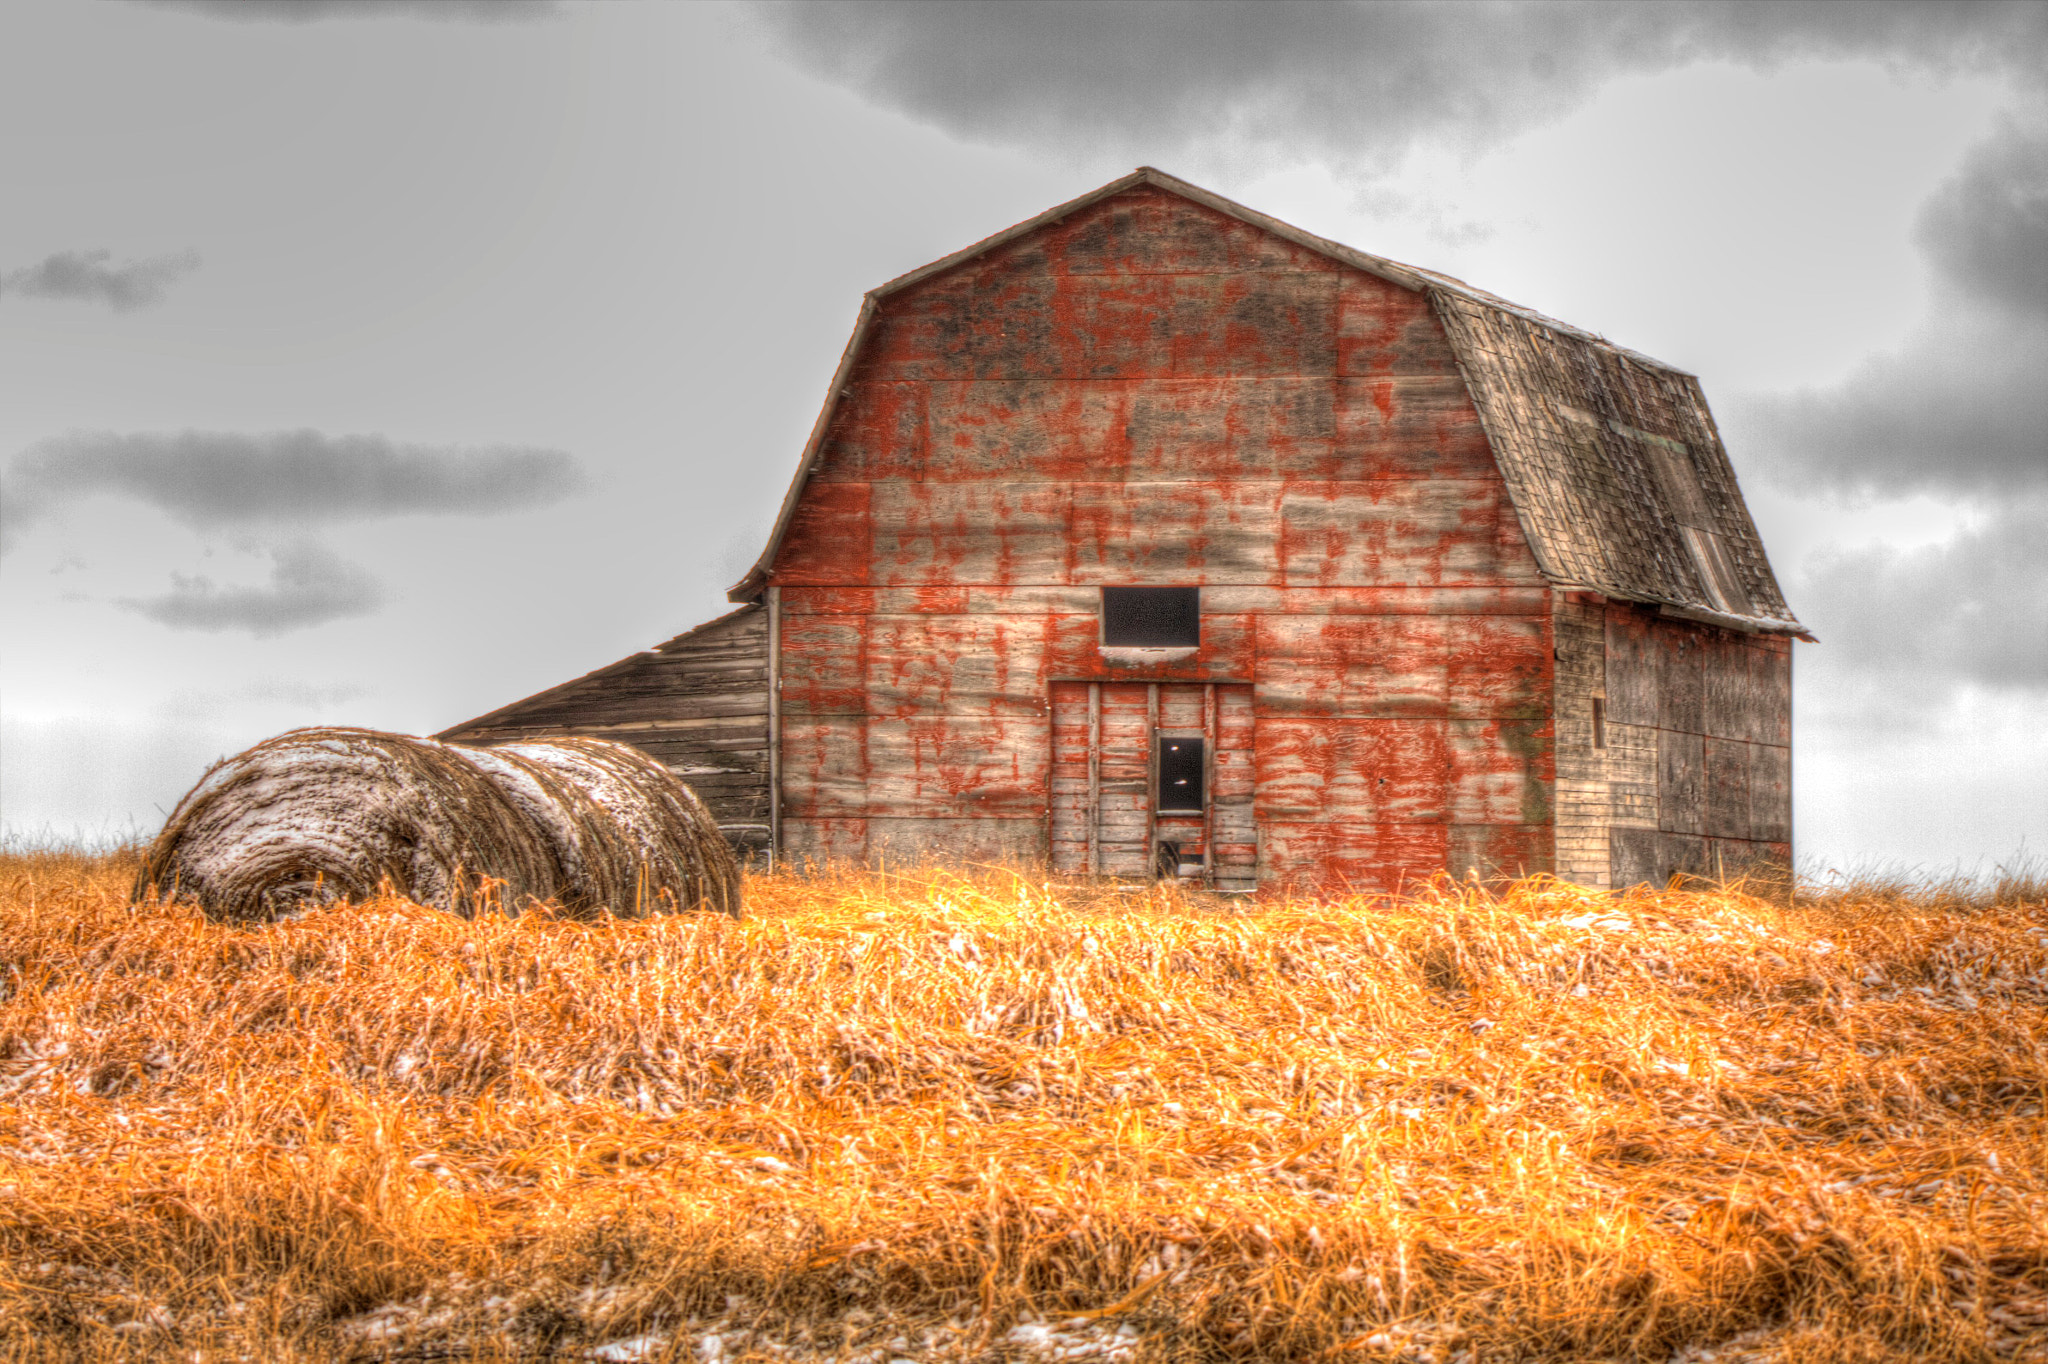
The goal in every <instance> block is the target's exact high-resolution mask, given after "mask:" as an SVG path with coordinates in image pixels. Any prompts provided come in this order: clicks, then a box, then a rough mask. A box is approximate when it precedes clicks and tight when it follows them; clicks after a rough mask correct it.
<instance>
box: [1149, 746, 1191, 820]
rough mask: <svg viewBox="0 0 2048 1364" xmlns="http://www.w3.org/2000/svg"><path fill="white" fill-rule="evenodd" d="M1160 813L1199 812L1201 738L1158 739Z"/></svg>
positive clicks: (1184, 813)
mask: <svg viewBox="0 0 2048 1364" xmlns="http://www.w3.org/2000/svg"><path fill="white" fill-rule="evenodd" d="M1158 809H1159V813H1160V814H1162V815H1168V814H1172V815H1186V814H1193V815H1199V814H1200V813H1202V741H1201V740H1200V739H1170V738H1167V737H1165V736H1163V735H1162V736H1161V737H1160V740H1159V806H1158Z"/></svg>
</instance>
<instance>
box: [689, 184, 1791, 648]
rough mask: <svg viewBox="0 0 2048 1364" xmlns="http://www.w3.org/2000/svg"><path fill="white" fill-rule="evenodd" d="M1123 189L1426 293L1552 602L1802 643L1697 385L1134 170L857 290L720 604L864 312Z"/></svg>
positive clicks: (795, 495)
mask: <svg viewBox="0 0 2048 1364" xmlns="http://www.w3.org/2000/svg"><path fill="white" fill-rule="evenodd" d="M1140 185H1151V186H1154V187H1156V188H1158V189H1162V190H1165V191H1167V192H1169V193H1173V194H1178V195H1181V196H1183V197H1184V198H1187V199H1189V200H1192V201H1193V202H1195V203H1198V204H1201V205H1203V206H1204V207H1207V208H1209V209H1212V210H1215V211H1217V212H1220V213H1224V214H1227V215H1229V216H1230V217H1233V218H1236V219H1238V220H1240V221H1242V222H1246V223H1249V224H1251V225H1253V226H1255V227H1258V228H1261V229H1263V230H1264V231H1267V232H1270V233H1272V234H1274V235H1275V236H1278V237H1281V238H1283V239H1285V240H1287V241H1289V242H1292V243H1294V244H1295V245H1297V246H1302V247H1306V248H1308V249H1310V250H1313V251H1316V252H1319V253H1321V254H1323V255H1325V256H1328V257H1330V258H1331V259H1333V260H1336V261H1339V262H1341V263H1342V264H1345V265H1349V266H1351V267H1353V268H1355V269H1358V270H1363V271H1365V272H1366V273H1368V274H1371V275H1375V276H1377V277H1379V278H1381V279H1384V280H1387V281H1388V282H1390V283H1393V284H1396V285H1399V286H1400V287H1402V288H1405V289H1411V290H1414V291H1416V292H1419V293H1423V294H1426V295H1427V296H1428V298H1429V300H1430V303H1431V306H1432V307H1433V309H1434V310H1435V312H1436V315H1437V317H1438V319H1439V320H1440V321H1441V322H1442V323H1443V326H1444V330H1445V332H1446V333H1447V334H1448V336H1449V338H1450V342H1451V346H1452V348H1453V350H1454V351H1455V353H1456V355H1457V358H1458V364H1459V368H1460V369H1461V370H1462V371H1463V373H1464V377H1465V382H1466V385H1467V387H1468V388H1469V389H1470V390H1471V395H1472V401H1473V405H1474V406H1475V407H1476V409H1477V410H1478V413H1479V419H1480V422H1481V424H1482V425H1483V426H1484V428H1485V430H1486V435H1487V439H1488V441H1489V442H1490V443H1491V445H1492V447H1493V452H1494V457H1495V459H1496V461H1497V462H1498V463H1499V465H1500V470H1501V475H1502V477H1503V478H1504V479H1505V481H1506V483H1507V487H1508V492H1509V496H1510V497H1511V498H1512V500H1513V502H1514V506H1515V510H1516V513H1517V515H1518V516H1519V518H1520V521H1521V525H1522V531H1523V533H1524V535H1526V536H1527V538H1528V541H1529V544H1530V547H1531V548H1532V550H1533V551H1534V553H1535V555H1536V561H1537V565H1538V567H1539V568H1541V570H1542V571H1543V573H1544V575H1545V576H1546V577H1547V578H1548V579H1549V580H1550V581H1551V582H1552V583H1553V584H1554V585H1556V586H1559V587H1568V588H1582V589H1587V590H1591V591H1596V592H1600V593H1603V594H1605V595H1608V596H1611V597H1617V598H1621V599H1623V600H1628V601H1638V602H1643V603H1648V604H1652V605H1656V606H1659V607H1661V608H1663V609H1664V610H1666V611H1667V612H1669V613H1671V614H1674V615H1680V616H1686V617H1689V618H1693V619H1698V620H1703V621H1707V622H1709V623H1712V624H1717V625H1722V626H1727V627H1730V628H1733V629H1738V630H1744V631H1751V632H1767V633H1774V634H1792V635H1799V636H1801V637H1804V638H1810V637H1811V636H1808V635H1807V633H1806V630H1805V627H1804V626H1802V625H1801V624H1800V623H1799V622H1798V620H1797V619H1795V618H1794V617H1793V615H1792V612H1791V610H1790V609H1789V608H1788V607H1787V606H1786V604H1785V599H1784V596H1783V594H1782V593H1781V592H1780V591H1779V590H1778V583H1777V579H1776V578H1775V577H1774V576H1773V575H1772V573H1771V566H1770V562H1769V560H1768V559H1767V558H1766V557H1765V554H1764V547H1763V542H1762V540H1761V539H1760V538H1759V537H1758V535H1757V531H1756V525H1755V523H1754V522H1752V521H1751V520H1750V516H1749V510H1748V508H1747V507H1746V506H1744V505H1743V501H1742V493H1741V490H1740V489H1739V488H1738V487H1737V486H1736V481H1735V471H1734V469H1733V468H1732V467H1731V466H1730V465H1729V462H1728V453H1727V451H1726V450H1725V449H1724V448H1723V447H1722V444H1721V437H1720V434H1719V432H1718V431H1717V430H1716V429H1715V427H1714V419H1713V416H1712V415H1711V413H1709V411H1708V410H1707V400H1706V395H1705V394H1704V393H1702V392H1701V390H1700V385H1699V380H1698V379H1696V378H1694V377H1693V376H1692V375H1690V374H1687V373H1685V372H1684V371H1683V370H1680V369H1677V368H1675V367H1673V366H1671V365H1667V364H1664V363H1663V362H1662V361H1658V360H1653V359H1651V358H1650V357H1649V356H1646V355H1641V354H1638V353H1637V352H1635V351H1631V350H1627V349H1625V348H1623V347H1621V346H1617V345H1615V344H1613V343H1612V342H1610V341H1608V340H1607V339H1605V338H1604V337H1601V336H1598V335H1596V334H1594V333H1592V332H1588V331H1584V330H1582V329H1580V328H1577V327H1573V326H1570V325H1568V324H1566V323H1563V322H1559V321H1557V320H1556V319H1554V318H1549V317H1545V316H1544V315H1543V314H1541V313H1538V312H1536V311H1534V310H1533V309H1529V308H1524V307H1521V306H1519V305H1517V304H1513V303H1510V302H1508V301H1507V300H1506V299H1502V298H1499V297H1496V296H1495V295H1493V294H1489V293H1487V292H1485V291H1484V290H1481V289H1475V288H1473V287H1472V286H1471V285H1469V284H1466V283H1465V282H1464V281H1463V280H1459V279H1454V278H1452V277H1451V276H1449V275H1443V274H1439V273H1437V272H1436V271H1433V270H1424V269H1419V268H1417V267H1415V266H1410V265H1402V264H1399V263H1398V262H1395V261H1390V260H1387V259H1385V258H1383V257H1380V256H1374V255H1369V254H1367V253H1366V252H1363V251H1359V250H1356V249H1354V248H1352V247H1349V246H1345V245H1343V244H1341V243H1339V242H1333V241H1330V240H1328V239H1326V238H1323V237H1318V236H1316V235H1315V234H1313V233H1310V232H1305V231H1303V230H1302V229H1300V228H1298V227H1294V226H1292V225H1291V224H1288V223H1283V222H1281V221H1280V220H1279V219H1277V218H1272V217H1269V216H1267V215H1266V214H1263V213H1260V212H1258V211H1257V210H1255V209H1250V208H1246V207H1244V206H1243V205H1242V204H1237V203H1233V202H1231V201H1230V200H1228V199H1225V198H1223V197H1222V196H1220V195H1217V194H1212V193H1210V192H1209V191H1208V190H1205V189H1201V188H1199V187H1197V186H1195V185H1191V184H1189V183H1187V182H1186V181H1184V180H1180V179H1177V178H1175V177H1174V176H1171V175H1168V174H1166V173H1165V172H1164V171H1159V170H1154V169H1152V168H1151V167H1149V166H1145V167H1140V168H1139V169H1138V170H1136V171H1133V172H1132V173H1131V174H1129V175H1126V176H1124V177H1123V178H1121V179H1119V180H1114V181H1111V182H1110V183H1109V184H1107V185H1104V186H1102V187H1101V188H1100V189H1097V190H1094V191H1092V192H1090V193H1088V194H1084V195H1082V196H1081V197H1080V198H1078V199H1073V200H1069V201H1068V202H1067V203H1064V204H1061V205H1059V206H1058V207H1056V208H1053V209H1049V210H1047V211H1046V212H1044V213H1041V214H1039V215H1038V216H1037V217H1035V218H1032V219H1030V220H1029V221H1027V222H1023V223H1019V224H1017V225H1016V226H1015V227H1012V228H1009V229H1007V230H1005V231H1003V232H999V233H997V234H996V235H994V236H992V237H989V238H987V239H986V240H984V241H980V242H977V243H975V244H974V245H973V246H970V247H968V248H966V249H965V250H963V251H958V252H955V253H954V254H952V255H950V256H947V257H945V258H943V259H941V260H936V261H933V262H932V263H931V264H929V265H926V266H923V267H920V268H919V269H916V270H913V271H911V272H910V273H909V274H906V275H901V276H899V277H897V278H896V279H893V280H890V281H889V282H888V283H887V284H884V285H881V286H880V287H878V288H876V289H873V290H870V291H869V293H868V294H867V296H866V298H865V299H863V300H862V303H861V311H860V318H859V320H858V321H857V322H856V323H855V326H854V332H853V337H852V339H851V340H849V341H848V343H847V347H846V353H845V354H844V355H843V356H842V357H841V359H840V362H839V369H838V371H837V373H835V374H834V375H833V377H832V387H831V389H830V390H829V396H827V398H826V400H825V406H824V409H823V411H821V412H820V413H819V415H818V420H817V423H816V424H815V425H814V426H813V427H812V430H811V436H810V440H809V441H808V442H807V443H806V446H805V449H804V454H803V459H802V462H801V463H800V464H799V465H798V467H797V472H796V477H795V478H794V479H793V480H792V481H791V484H790V488H789V493H788V495H787V496H786V497H785V498H784V499H783V504H782V509H781V513H780V515H778V516H777V518H776V521H775V528H774V530H773V532H772V533H771V534H770V536H769V540H768V545H767V548H766V549H765V550H763V551H762V554H761V557H760V559H759V560H758V561H757V562H756V563H755V565H754V567H753V568H752V569H750V570H749V571H748V573H747V575H746V577H744V578H742V579H741V580H740V581H739V582H738V583H737V584H735V585H734V586H733V587H732V589H731V590H730V592H729V593H728V597H729V598H730V600H733V601H751V600H753V599H754V598H756V597H758V596H759V595H760V593H761V590H762V588H763V586H764V585H765V584H766V582H767V576H768V570H769V568H770V566H771V565H772V564H773V563H774V561H775V556H776V553H777V551H778V550H779V549H780V548H781V544H782V539H783V536H784V535H785V534H787V532H788V529H789V523H790V518H791V516H792V515H793V514H794V513H795V510H796V505H797V502H798V499H799V498H800V497H801V496H802V493H803V488H804V485H805V483H806V482H807V481H808V480H809V476H810V472H811V468H812V466H813V464H814V463H815V462H816V460H817V456H818V450H819V448H820V446H821V445H822V443H823V440H824V436H825V433H826V431H827V430H828V429H829V428H830V426H831V423H832V416H833V411H834V408H835V407H836V406H837V403H838V400H839V397H840V395H841V393H842V392H843V391H844V389H845V386H846V384H847V381H848V379H849V378H850V377H851V374H852V371H853V367H854V365H855V363H856V361H857V360H858V358H859V356H860V352H861V345H862V342H863V340H864V339H865V337H866V334H867V331H868V327H869V324H870V323H871V322H872V320H873V318H874V316H875V313H876V311H877V309H878V307H879V305H880V303H881V301H882V300H884V299H886V298H887V297H888V296H889V295H891V294H893V293H896V292H898V291H900V290H903V289H907V288H909V287H910V286H912V285H914V284H917V283H920V282H921V281H923V280H926V279H929V278H931V277H932V276H933V275H937V274H940V273H942V272H944V271H947V270H950V269H952V268H954V267H955V266H957V265H960V264H962V263H964V262H966V261H968V260H971V259H973V258H975V257H977V256H980V255H982V254H984V253H986V252H988V251H992V250H995V249H996V248H998V247H1000V246H1002V245H1004V244H1006V243H1008V242H1010V241H1013V240H1015V239H1017V238H1018V237H1021V236H1024V235H1026V234H1028V233H1030V232H1034V231H1036V230H1037V229H1039V228H1041V227H1044V226H1046V225H1047V224H1049V223H1053V222H1057V221H1058V220H1060V219H1061V218H1064V217H1066V216H1068V215H1069V214H1072V213H1074V212H1076V211H1078V210H1080V209H1083V208H1086V207H1088V206H1089V205H1091V204H1095V203H1098V202H1100V201H1101V200H1103V199H1107V198H1109V197H1111V196H1112V195H1116V194H1121V193H1123V192H1125V191H1126V190H1129V189H1133V188H1135V187H1137V186H1140Z"/></svg>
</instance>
